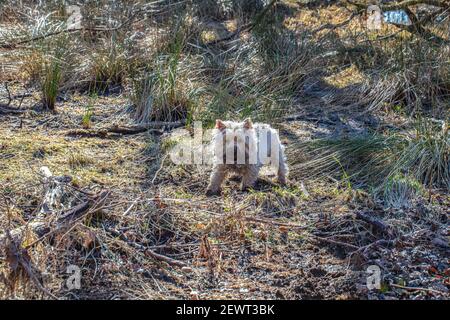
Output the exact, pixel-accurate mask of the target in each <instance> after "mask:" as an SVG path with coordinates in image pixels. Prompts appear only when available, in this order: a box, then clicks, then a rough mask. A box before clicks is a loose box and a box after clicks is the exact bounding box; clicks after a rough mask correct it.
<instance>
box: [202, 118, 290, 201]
mask: <svg viewBox="0 0 450 320" xmlns="http://www.w3.org/2000/svg"><path fill="white" fill-rule="evenodd" d="M212 147H213V148H214V150H213V152H214V155H213V170H212V173H211V178H210V182H209V186H208V189H207V191H206V194H207V195H208V196H210V195H218V194H220V191H221V185H222V182H223V180H224V179H225V177H226V175H227V174H228V173H229V172H234V173H237V174H239V175H241V176H242V185H241V189H242V190H246V189H248V188H250V187H253V186H254V184H255V182H256V180H257V178H258V174H259V170H260V169H261V167H262V166H263V165H269V166H271V167H273V168H275V169H276V170H277V175H278V182H279V183H280V184H282V185H285V184H286V176H287V174H288V167H287V163H286V158H285V155H284V147H283V145H282V144H281V142H280V137H279V136H278V132H277V131H276V130H275V129H273V128H272V127H270V126H269V125H268V124H263V123H255V124H253V123H252V121H251V120H250V119H245V120H244V122H233V121H222V120H216V127H215V129H214V132H213V138H212Z"/></svg>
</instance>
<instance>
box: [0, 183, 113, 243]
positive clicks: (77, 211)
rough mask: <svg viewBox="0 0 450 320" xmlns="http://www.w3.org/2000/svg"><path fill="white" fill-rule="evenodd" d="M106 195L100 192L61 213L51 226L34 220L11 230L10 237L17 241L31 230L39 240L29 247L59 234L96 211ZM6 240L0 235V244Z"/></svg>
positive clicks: (107, 193)
mask: <svg viewBox="0 0 450 320" xmlns="http://www.w3.org/2000/svg"><path fill="white" fill-rule="evenodd" d="M108 195H109V191H102V192H100V193H98V194H97V195H95V196H93V197H91V198H90V199H88V200H87V201H85V202H83V203H80V204H79V205H77V206H75V207H73V208H71V209H69V210H67V211H66V212H64V213H62V214H61V215H60V216H59V217H58V218H57V219H56V222H54V223H52V224H49V223H47V222H46V221H45V220H44V219H35V220H33V221H32V222H30V223H28V224H27V225H25V226H21V227H18V228H16V229H13V230H11V231H10V234H11V237H12V239H14V240H15V241H17V240H18V239H21V238H22V236H23V235H24V233H25V232H26V231H27V230H31V231H32V232H33V233H34V234H36V236H37V237H38V238H39V239H38V240H37V241H35V242H33V243H31V244H29V245H28V246H27V247H30V246H32V245H34V244H35V243H36V242H38V241H40V240H41V239H42V238H44V237H46V236H48V235H49V234H54V233H55V232H61V231H62V230H66V229H68V228H70V227H71V226H72V225H73V224H74V223H75V222H77V221H78V220H79V219H80V218H82V217H85V216H86V215H87V214H89V213H93V212H94V211H96V210H98V209H99V207H100V206H101V205H102V204H103V203H104V201H105V200H106V198H107V197H108ZM6 238H7V234H2V235H0V243H2V242H3V241H5V239H6Z"/></svg>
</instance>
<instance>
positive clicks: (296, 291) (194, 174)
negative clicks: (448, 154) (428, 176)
mask: <svg viewBox="0 0 450 320" xmlns="http://www.w3.org/2000/svg"><path fill="white" fill-rule="evenodd" d="M11 90H12V92H13V93H14V94H20V93H23V88H22V87H21V86H20V85H19V84H16V85H15V86H12V88H11ZM37 101H38V97H37V95H35V94H34V93H33V94H32V95H31V96H30V97H26V98H24V100H23V103H22V109H23V110H25V109H26V110H27V111H26V112H21V113H17V114H7V115H0V122H1V123H0V181H1V188H0V192H1V203H0V212H1V215H2V216H1V218H0V225H1V228H2V230H5V228H7V227H8V228H11V229H13V228H15V227H18V226H20V225H23V224H26V223H27V222H28V221H31V220H32V219H33V218H34V216H35V215H36V210H37V208H39V204H40V203H41V201H42V197H43V193H44V184H43V183H42V177H41V176H40V174H39V170H40V168H41V167H42V166H47V167H48V168H49V169H50V171H51V172H52V173H53V174H54V175H55V176H70V177H71V182H69V183H67V185H65V186H64V190H65V192H66V193H67V199H66V200H63V201H61V204H60V206H59V207H58V208H57V209H58V210H61V211H63V210H64V209H67V207H70V206H71V205H74V204H77V203H80V202H81V201H82V200H83V199H84V198H85V194H84V193H83V192H98V191H100V190H105V189H106V190H109V191H110V194H109V196H108V201H107V203H106V204H105V205H104V206H103V207H102V208H101V210H100V211H99V212H97V213H95V214H94V215H92V216H91V217H89V218H87V219H84V220H82V221H80V222H79V223H77V224H76V225H75V226H74V227H72V228H71V229H70V230H69V231H67V232H66V233H64V234H62V235H57V236H49V237H46V238H45V239H41V240H40V241H37V243H36V244H35V245H32V246H31V247H29V248H28V249H27V250H28V254H29V257H30V263H32V264H33V265H34V267H35V268H36V270H38V271H37V272H39V273H40V277H41V279H42V284H43V286H44V287H45V288H47V289H48V290H49V291H50V292H51V293H52V294H53V295H55V296H56V297H58V298H65V299H86V298H89V299H172V298H176V299H178V298H187V299H405V298H409V299H436V298H441V299H442V298H444V299H448V298H449V297H450V296H449V293H448V289H449V285H450V283H449V277H450V273H449V272H450V269H449V248H448V241H447V242H445V239H448V229H445V228H444V229H442V226H443V225H444V226H445V225H446V223H447V221H448V220H447V219H448V213H449V212H448V208H449V202H450V201H449V197H448V194H446V193H445V192H440V191H439V190H429V194H428V197H429V198H428V199H423V201H422V200H421V201H418V202H417V203H415V204H414V206H413V207H411V208H409V209H398V210H394V209H384V208H383V207H381V206H380V205H379V204H377V203H376V202H374V201H373V200H372V199H371V198H370V196H368V195H367V194H366V193H365V192H363V191H360V190H348V189H347V188H345V187H344V186H343V185H342V184H341V183H339V181H335V180H333V179H332V178H331V177H330V179H329V180H320V181H307V180H303V179H300V178H299V176H297V175H296V172H295V171H294V172H293V174H292V175H291V176H290V184H289V186H288V187H286V188H281V187H279V186H277V185H276V184H274V183H272V182H271V177H263V178H262V179H261V180H260V181H259V182H258V185H257V187H256V188H255V190H252V191H249V192H241V191H239V189H238V182H237V181H228V182H227V183H226V186H225V188H224V192H223V195H222V196H220V197H212V198H208V197H206V196H205V194H204V193H205V189H206V185H207V180H208V176H209V170H208V168H205V167H197V166H194V165H190V166H188V165H186V166H177V165H175V164H173V163H171V161H170V159H169V158H168V157H167V156H166V153H167V150H168V148H169V146H170V143H169V142H168V141H169V140H170V135H171V133H170V130H165V132H164V133H163V134H154V133H148V132H144V133H140V134H133V135H122V134H112V135H108V136H95V135H93V136H88V135H81V134H79V132H78V134H77V133H76V132H74V130H79V129H80V128H81V123H82V118H83V114H84V112H85V105H86V104H87V103H89V101H88V98H86V97H83V96H81V95H77V94H75V95H72V96H67V97H66V99H65V100H60V101H59V102H58V103H57V110H58V112H57V113H48V112H43V111H42V110H39V107H38V103H37ZM318 109H319V108H314V109H312V111H311V112H310V114H308V113H306V116H305V117H303V119H304V120H303V119H301V120H295V121H287V122H286V123H284V124H282V125H280V126H279V129H280V133H281V137H282V140H283V142H284V143H286V145H287V153H288V162H291V161H292V160H293V159H289V155H290V145H292V144H293V143H295V142H296V141H299V140H304V139H309V138H311V137H318V136H321V135H324V134H326V135H329V134H333V132H335V131H336V130H355V128H357V129H358V128H365V127H367V125H368V124H367V123H368V122H370V121H369V120H370V119H369V117H368V116H363V117H361V116H360V117H353V115H351V114H338V113H334V114H331V113H330V114H318V113H317V112H318V111H317V110H318ZM92 114H93V116H92V119H91V122H92V123H91V128H90V129H89V130H93V129H101V128H105V127H109V126H111V125H112V124H122V125H123V124H130V123H132V121H133V119H132V108H131V107H129V106H127V100H126V99H125V98H124V97H123V96H121V95H110V96H100V97H99V98H98V99H97V100H96V101H95V104H94V105H93V109H92ZM311 119H312V120H311ZM368 119H369V120H368ZM359 213H361V214H363V215H370V216H373V217H377V218H379V219H380V220H381V221H384V223H386V224H387V225H389V226H390V228H392V230H391V231H392V233H391V231H388V232H385V231H383V230H378V229H377V227H376V225H373V224H370V223H368V222H367V221H364V220H363V219H361V218H360V216H358V214H359ZM46 219H48V220H49V221H50V220H51V219H52V217H47V218H46ZM120 235H121V236H120ZM27 241H30V240H29V239H28V240H27ZM27 243H29V242H27ZM132 243H137V244H138V245H139V246H138V247H137V246H133V245H132ZM446 243H447V246H446ZM145 248H149V249H151V250H153V251H152V252H156V253H159V254H161V255H163V256H166V257H170V258H172V259H175V260H176V261H179V262H182V264H180V265H173V264H171V263H167V262H164V261H161V260H160V259H156V258H155V257H153V256H151V255H149V254H146V251H145ZM69 265H76V266H78V267H80V268H81V271H82V278H81V288H80V289H74V290H70V289H68V288H67V286H66V281H67V278H68V274H67V272H66V270H67V267H68V266H69ZM371 265H376V266H378V267H379V268H380V270H381V277H382V280H381V287H380V289H374V290H368V289H367V286H366V282H367V277H368V276H369V273H368V272H367V268H368V267H369V266H371ZM0 268H1V269H2V270H3V271H2V272H3V274H4V277H8V268H7V264H6V261H1V260H0ZM9 276H10V275H9ZM15 279H16V280H17V283H16V289H17V290H16V291H15V293H10V292H9V291H8V290H7V288H6V286H5V287H4V290H3V297H9V298H11V297H27V298H39V297H46V294H45V293H43V291H42V290H39V289H38V288H36V286H34V285H33V284H29V281H27V280H26V277H24V278H15ZM26 283H28V284H29V285H27V286H26V285H25V284H26ZM0 287H1V286H0ZM0 292H2V290H0Z"/></svg>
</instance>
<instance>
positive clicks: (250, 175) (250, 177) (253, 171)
mask: <svg viewBox="0 0 450 320" xmlns="http://www.w3.org/2000/svg"><path fill="white" fill-rule="evenodd" d="M258 173H259V168H258V167H257V166H249V167H248V168H247V170H246V171H245V172H244V175H243V176H242V184H241V190H242V191H245V190H247V189H248V188H252V187H254V186H255V183H256V180H257V179H258Z"/></svg>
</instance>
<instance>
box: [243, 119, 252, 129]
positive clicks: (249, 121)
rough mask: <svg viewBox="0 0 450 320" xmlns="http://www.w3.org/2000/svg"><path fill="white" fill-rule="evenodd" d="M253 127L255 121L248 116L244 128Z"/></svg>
mask: <svg viewBox="0 0 450 320" xmlns="http://www.w3.org/2000/svg"><path fill="white" fill-rule="evenodd" d="M251 128H253V122H252V120H251V119H250V118H247V119H245V120H244V129H251Z"/></svg>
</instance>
